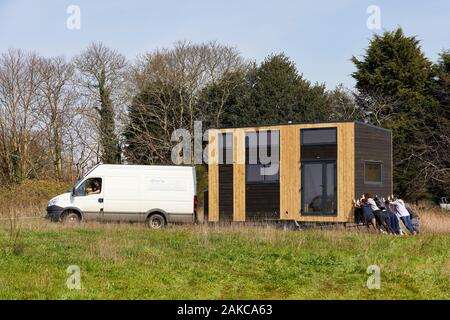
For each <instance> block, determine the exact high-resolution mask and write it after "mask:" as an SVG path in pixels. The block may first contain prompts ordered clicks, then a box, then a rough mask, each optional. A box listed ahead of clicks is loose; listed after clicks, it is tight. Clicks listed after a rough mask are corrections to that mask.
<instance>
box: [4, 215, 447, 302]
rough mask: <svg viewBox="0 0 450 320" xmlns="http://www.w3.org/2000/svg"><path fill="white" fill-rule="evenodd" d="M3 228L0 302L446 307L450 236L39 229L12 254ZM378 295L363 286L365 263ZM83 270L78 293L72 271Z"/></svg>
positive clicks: (29, 230)
mask: <svg viewBox="0 0 450 320" xmlns="http://www.w3.org/2000/svg"><path fill="white" fill-rule="evenodd" d="M10 247H11V245H10V244H9V240H8V232H7V228H6V226H5V225H4V226H0V298H1V299H393V298H394V299H449V298H450V291H449V277H450V273H449V270H450V262H449V248H450V237H449V234H425V235H421V236H415V237H411V236H409V237H394V236H386V235H375V234H367V233H365V232H361V233H357V232H351V231H350V232H349V231H324V230H320V231H318V230H316V231H300V232H298V231H283V230H275V229H271V228H257V227H237V228H212V227H211V228H207V227H205V226H189V227H176V226H173V227H169V228H167V229H165V230H160V231H152V230H149V229H146V228H145V227H143V226H130V225H98V224H87V225H86V224H82V226H81V227H79V228H65V227H62V226H60V225H55V224H48V223H42V222H37V223H36V222H35V223H34V224H32V225H31V226H25V227H23V230H22V233H21V236H20V238H19V246H18V249H17V250H15V252H13V250H11V248H10ZM373 264H376V265H378V266H380V267H381V289H380V290H369V289H367V287H366V281H367V278H368V275H367V274H366V270H367V267H368V266H369V265H373ZM69 265H78V266H79V267H80V268H81V283H82V289H81V290H68V289H67V287H66V279H67V277H68V276H69V275H68V274H67V273H66V269H67V267H68V266H69Z"/></svg>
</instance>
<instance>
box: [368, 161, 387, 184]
mask: <svg viewBox="0 0 450 320" xmlns="http://www.w3.org/2000/svg"><path fill="white" fill-rule="evenodd" d="M382 173H383V164H382V163H381V162H374V161H365V162H364V183H367V184H381V183H382Z"/></svg>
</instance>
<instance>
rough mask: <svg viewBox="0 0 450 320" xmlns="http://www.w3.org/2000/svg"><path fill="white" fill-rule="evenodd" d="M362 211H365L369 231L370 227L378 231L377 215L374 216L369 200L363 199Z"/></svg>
mask: <svg viewBox="0 0 450 320" xmlns="http://www.w3.org/2000/svg"><path fill="white" fill-rule="evenodd" d="M361 209H362V211H363V215H364V219H365V221H366V225H367V229H370V225H372V226H373V228H374V229H375V230H376V231H377V230H378V228H377V221H376V219H375V215H374V214H373V211H372V208H371V206H370V204H368V202H367V199H365V198H364V199H361Z"/></svg>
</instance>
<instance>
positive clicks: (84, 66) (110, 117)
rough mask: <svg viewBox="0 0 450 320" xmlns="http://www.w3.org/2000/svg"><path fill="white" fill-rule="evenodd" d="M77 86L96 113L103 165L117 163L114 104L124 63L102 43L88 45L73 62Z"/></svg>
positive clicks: (123, 78)
mask: <svg viewBox="0 0 450 320" xmlns="http://www.w3.org/2000/svg"><path fill="white" fill-rule="evenodd" d="M74 63H75V65H76V68H77V70H78V76H79V77H78V83H79V85H80V87H81V88H82V92H83V94H84V97H85V98H86V99H87V101H88V103H89V104H90V105H91V106H92V107H93V108H94V109H95V110H97V111H98V121H96V122H97V123H96V131H97V133H98V137H99V144H100V146H101V160H102V161H103V162H104V163H117V162H120V159H119V158H120V153H119V152H118V139H117V132H116V124H115V121H116V112H115V103H117V102H119V101H121V93H122V88H123V84H124V81H125V72H126V66H127V61H126V59H125V57H124V56H123V55H121V54H120V53H118V52H117V51H115V50H112V49H110V48H108V47H106V46H104V45H103V44H102V43H92V44H91V45H90V46H89V47H88V48H87V49H86V50H85V51H83V52H82V53H81V54H80V55H79V56H77V57H76V58H75V60H74Z"/></svg>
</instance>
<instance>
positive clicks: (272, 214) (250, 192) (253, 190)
mask: <svg viewBox="0 0 450 320" xmlns="http://www.w3.org/2000/svg"><path fill="white" fill-rule="evenodd" d="M245 206H246V217H245V218H246V220H263V219H279V218H280V184H279V183H258V184H249V183H247V185H246V187H245Z"/></svg>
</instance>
